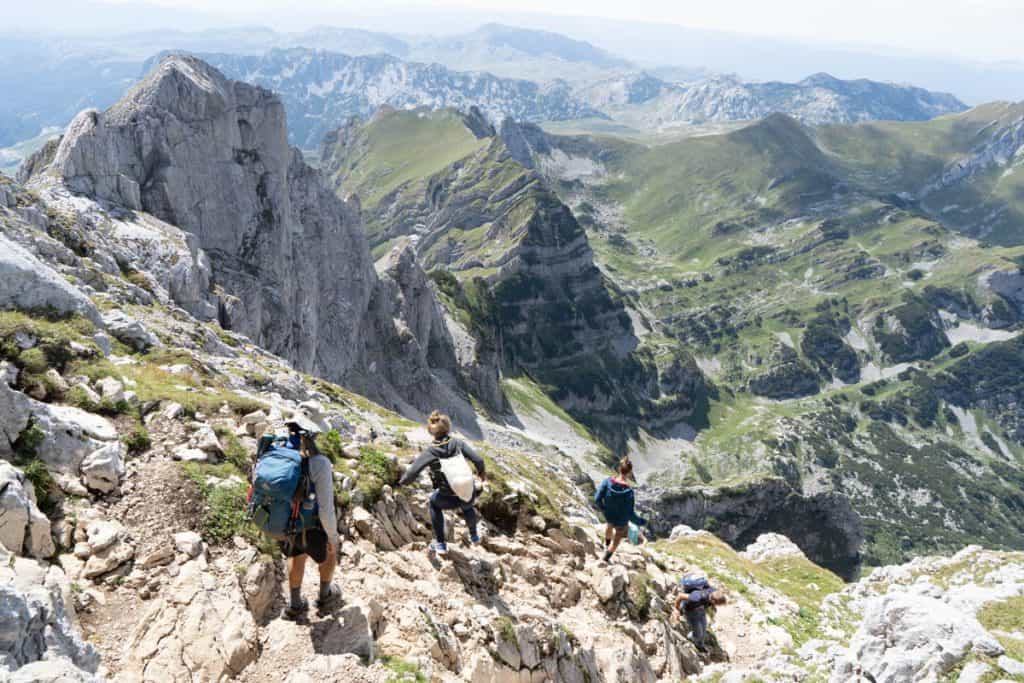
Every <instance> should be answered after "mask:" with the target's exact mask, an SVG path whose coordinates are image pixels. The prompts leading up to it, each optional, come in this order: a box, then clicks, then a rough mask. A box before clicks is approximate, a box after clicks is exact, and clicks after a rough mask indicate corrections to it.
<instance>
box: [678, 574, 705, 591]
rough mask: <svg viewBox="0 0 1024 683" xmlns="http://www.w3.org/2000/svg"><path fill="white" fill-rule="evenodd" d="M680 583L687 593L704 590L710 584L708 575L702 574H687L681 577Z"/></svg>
mask: <svg viewBox="0 0 1024 683" xmlns="http://www.w3.org/2000/svg"><path fill="white" fill-rule="evenodd" d="M679 583H680V585H682V587H683V590H684V591H686V592H687V593H692V592H694V591H702V590H704V589H706V588H708V586H709V585H710V584H708V579H707V577H706V576H704V575H702V574H687V575H686V576H684V577H683V578H681V579H679Z"/></svg>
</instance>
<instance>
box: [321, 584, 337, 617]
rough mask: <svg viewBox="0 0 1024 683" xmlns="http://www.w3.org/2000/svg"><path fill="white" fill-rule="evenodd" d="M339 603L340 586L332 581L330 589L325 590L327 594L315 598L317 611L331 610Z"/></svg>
mask: <svg viewBox="0 0 1024 683" xmlns="http://www.w3.org/2000/svg"><path fill="white" fill-rule="evenodd" d="M340 604H341V587H340V586H339V585H338V584H336V583H332V584H331V587H330V589H329V590H328V591H327V595H326V596H324V597H322V598H318V599H317V601H316V608H317V611H319V612H321V613H323V612H329V611H331V610H332V609H334V608H335V607H337V606H338V605H340Z"/></svg>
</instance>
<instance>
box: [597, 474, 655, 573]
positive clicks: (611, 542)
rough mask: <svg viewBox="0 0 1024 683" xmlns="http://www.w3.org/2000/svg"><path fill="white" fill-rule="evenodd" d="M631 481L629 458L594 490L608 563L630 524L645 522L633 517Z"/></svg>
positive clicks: (633, 498) (634, 508)
mask: <svg viewBox="0 0 1024 683" xmlns="http://www.w3.org/2000/svg"><path fill="white" fill-rule="evenodd" d="M632 478H633V463H632V462H631V461H630V460H629V458H623V459H622V460H620V461H619V471H618V474H616V475H615V476H614V477H608V478H607V479H605V480H604V481H603V482H601V485H600V486H599V487H598V488H597V493H596V494H595V496H594V505H596V506H597V508H598V509H599V510H600V511H601V512H603V513H604V520H605V522H607V525H606V526H605V529H604V548H605V552H604V561H605V562H608V561H609V560H611V557H612V555H613V554H614V553H615V551H616V550H617V549H618V547H619V544H620V543H622V539H624V538H625V537H626V534H627V533H629V524H630V523H631V522H632V523H633V524H636V525H637V526H644V525H645V524H647V520H646V519H644V518H643V517H640V516H639V515H637V514H636V494H635V493H634V491H633V487H632V486H630V485H629V480H630V479H632Z"/></svg>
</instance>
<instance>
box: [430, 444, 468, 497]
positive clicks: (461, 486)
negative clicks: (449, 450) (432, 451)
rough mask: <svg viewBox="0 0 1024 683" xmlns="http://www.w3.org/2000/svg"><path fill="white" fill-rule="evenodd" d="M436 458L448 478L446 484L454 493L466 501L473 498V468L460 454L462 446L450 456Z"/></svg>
mask: <svg viewBox="0 0 1024 683" xmlns="http://www.w3.org/2000/svg"><path fill="white" fill-rule="evenodd" d="M438 460H439V461H440V463H441V473H442V474H444V478H445V479H447V480H448V486H450V487H451V489H452V491H454V492H455V495H456V496H458V497H459V499H461V500H462V501H463V502H466V503H468V502H469V501H471V500H473V493H474V492H475V490H476V480H475V479H474V478H473V470H472V468H470V466H469V463H468V462H467V461H466V456H464V455H463V454H462V448H459V452H458V453H456V454H455V455H453V456H451V457H450V458H438Z"/></svg>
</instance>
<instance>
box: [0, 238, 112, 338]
mask: <svg viewBox="0 0 1024 683" xmlns="http://www.w3.org/2000/svg"><path fill="white" fill-rule="evenodd" d="M47 308H52V309H54V310H56V311H58V312H60V313H77V314H79V315H83V316H85V317H87V318H89V319H90V320H92V321H93V322H94V323H98V322H99V320H100V314H99V311H97V310H96V306H94V305H93V303H92V302H91V301H89V298H88V297H87V296H85V295H84V294H82V292H80V291H79V290H77V289H75V288H74V287H73V286H71V285H70V284H69V283H68V282H67V280H65V279H64V278H62V277H61V276H60V275H58V274H57V272H56V271H55V270H53V269H52V268H51V267H50V266H48V265H46V264H45V263H43V262H42V261H40V260H39V259H38V258H36V257H35V256H34V255H33V254H31V253H30V252H29V251H28V250H26V249H25V248H24V247H22V246H21V245H19V244H17V243H15V242H12V241H11V240H9V239H8V238H7V237H5V236H4V235H0V309H3V310H8V309H17V310H22V311H31V310H43V309H47Z"/></svg>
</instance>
